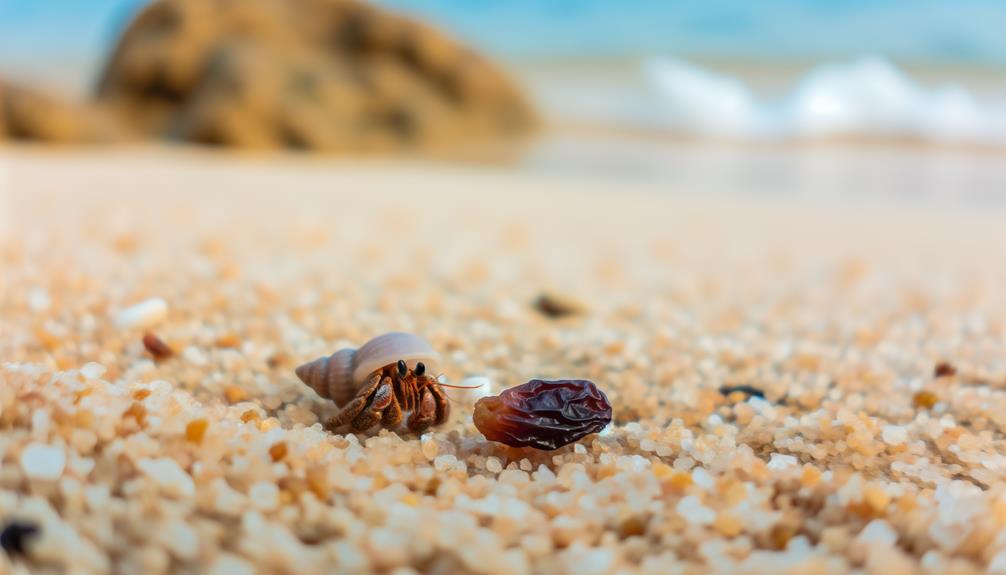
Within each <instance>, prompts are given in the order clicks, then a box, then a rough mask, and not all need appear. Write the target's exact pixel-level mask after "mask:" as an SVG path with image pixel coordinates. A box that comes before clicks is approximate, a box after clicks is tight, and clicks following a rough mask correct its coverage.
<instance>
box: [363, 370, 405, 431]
mask: <svg viewBox="0 0 1006 575" xmlns="http://www.w3.org/2000/svg"><path fill="white" fill-rule="evenodd" d="M394 401H395V394H394V392H393V391H392V389H391V378H390V377H385V378H384V379H383V380H381V384H380V385H379V386H378V387H377V391H375V392H374V395H373V397H371V398H370V403H368V404H367V407H366V409H364V410H363V412H361V413H360V414H359V415H357V416H356V417H355V418H354V419H353V429H355V430H357V431H366V430H368V429H370V428H371V427H374V426H375V425H377V424H378V423H379V422H380V421H381V413H382V412H383V411H384V410H385V408H387V407H388V406H389V405H391V404H392V403H394Z"/></svg>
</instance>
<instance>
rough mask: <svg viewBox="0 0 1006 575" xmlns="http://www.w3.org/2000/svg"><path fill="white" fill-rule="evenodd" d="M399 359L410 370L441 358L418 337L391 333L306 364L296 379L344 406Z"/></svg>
mask: <svg viewBox="0 0 1006 575" xmlns="http://www.w3.org/2000/svg"><path fill="white" fill-rule="evenodd" d="M399 360H402V361H404V362H405V363H406V364H407V365H408V366H409V368H410V369H412V368H415V367H416V364H417V363H419V362H420V361H421V362H423V363H424V364H425V365H426V366H427V368H428V369H432V368H433V367H434V365H435V364H436V363H437V362H438V361H439V360H440V355H439V354H437V352H436V351H434V350H433V348H432V347H430V344H428V343H426V340H424V339H422V338H420V337H419V336H415V335H412V334H411V333H402V332H392V333H386V334H384V335H379V336H377V337H375V338H374V339H372V340H370V341H368V342H367V343H365V344H363V346H362V347H360V349H353V348H345V349H340V350H339V351H337V352H335V353H333V354H332V355H330V356H327V357H320V358H318V359H316V360H314V361H311V362H308V363H305V364H304V365H301V366H300V367H298V368H297V369H296V370H295V371H296V373H297V377H299V378H300V380H301V381H303V382H304V383H305V384H307V385H308V386H309V387H311V389H313V390H315V391H316V392H318V395H320V396H322V397H325V398H328V399H331V400H332V401H334V402H335V404H336V405H338V406H339V407H342V406H343V405H345V404H346V403H348V402H349V401H350V400H351V399H353V397H354V396H355V395H356V391H357V389H359V387H360V386H361V385H362V384H364V383H365V382H366V381H367V378H368V377H369V376H370V374H372V373H374V372H375V371H379V370H380V369H381V368H383V367H385V366H387V365H391V364H393V363H396V362H398V361H399Z"/></svg>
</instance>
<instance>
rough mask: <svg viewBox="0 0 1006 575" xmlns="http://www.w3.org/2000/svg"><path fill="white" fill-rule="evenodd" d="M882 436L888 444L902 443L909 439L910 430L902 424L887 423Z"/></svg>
mask: <svg viewBox="0 0 1006 575" xmlns="http://www.w3.org/2000/svg"><path fill="white" fill-rule="evenodd" d="M881 438H882V439H883V440H884V443H886V444H888V445H901V444H903V443H905V442H906V441H908V430H907V429H905V428H904V427H902V426H900V425H885V426H884V430H883V431H882V432H881Z"/></svg>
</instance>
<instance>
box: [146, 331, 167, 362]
mask: <svg viewBox="0 0 1006 575" xmlns="http://www.w3.org/2000/svg"><path fill="white" fill-rule="evenodd" d="M143 347H144V348H145V349H146V350H147V352H149V353H150V355H152V356H154V359H167V358H169V357H171V356H172V355H173V354H174V351H173V350H172V349H171V347H170V346H168V344H166V343H164V340H163V339H161V338H159V337H157V336H156V335H154V334H152V333H148V334H146V335H144V336H143Z"/></svg>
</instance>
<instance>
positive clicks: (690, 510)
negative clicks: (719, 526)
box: [675, 495, 716, 525]
mask: <svg viewBox="0 0 1006 575" xmlns="http://www.w3.org/2000/svg"><path fill="white" fill-rule="evenodd" d="M675 510H676V511H677V512H678V515H680V516H681V517H682V519H684V520H685V521H687V522H688V523H695V524H697V525H709V524H711V523H712V522H713V521H715V520H716V512H715V511H713V510H712V509H710V508H708V507H706V506H705V505H703V504H702V502H701V501H700V500H699V498H698V497H696V496H694V495H689V496H687V497H682V498H681V500H680V501H678V505H677V506H676V507H675Z"/></svg>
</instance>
